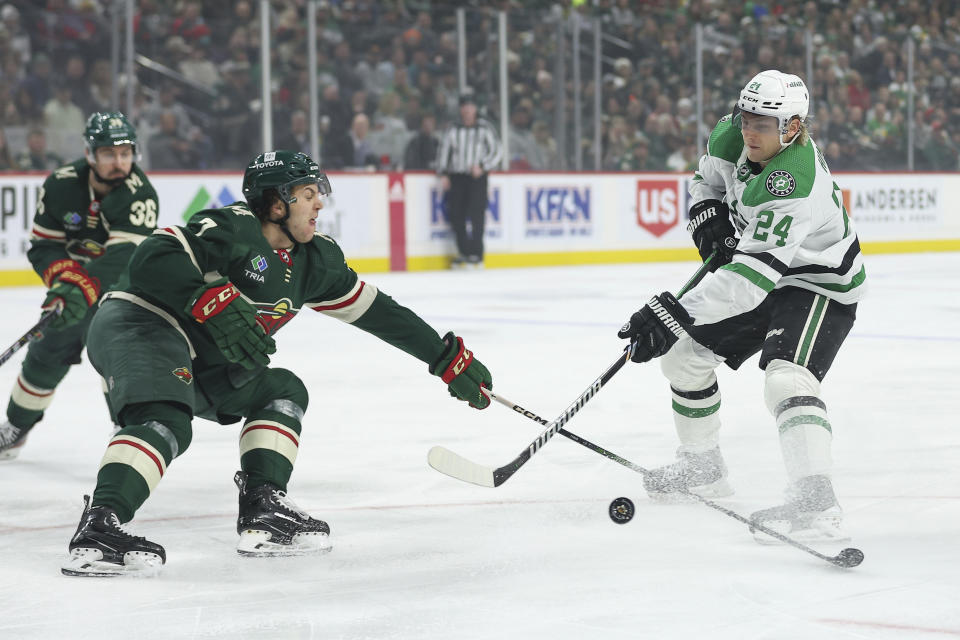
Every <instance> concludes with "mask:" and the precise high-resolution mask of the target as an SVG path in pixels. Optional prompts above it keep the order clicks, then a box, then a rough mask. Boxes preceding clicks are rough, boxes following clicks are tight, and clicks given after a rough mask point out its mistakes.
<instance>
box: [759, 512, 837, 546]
mask: <svg viewBox="0 0 960 640" xmlns="http://www.w3.org/2000/svg"><path fill="white" fill-rule="evenodd" d="M763 524H764V526H766V527H767V528H768V529H773V530H774V531H776V532H777V533H782V534H783V535H785V536H790V537H791V538H793V539H794V540H796V541H797V542H802V543H804V544H810V543H817V542H850V536H849V535H848V534H847V533H846V532H845V531H844V530H843V529H842V528H841V527H840V519H839V518H831V517H826V518H818V519H816V520H814V521H813V522H812V523H811V526H810V527H808V528H806V529H793V526H792V523H791V522H790V521H789V520H769V521H767V522H764V523H763ZM751 530H752V532H753V539H754V540H756V541H757V542H758V543H759V544H763V545H778V544H786V543H785V542H783V541H782V540H778V539H777V538H773V537H771V536H769V535H767V534H766V533H764V532H762V531H760V530H759V529H753V528H752V527H751Z"/></svg>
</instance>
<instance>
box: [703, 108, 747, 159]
mask: <svg viewBox="0 0 960 640" xmlns="http://www.w3.org/2000/svg"><path fill="white" fill-rule="evenodd" d="M742 151H743V136H742V135H741V134H740V129H738V128H737V127H735V126H734V124H733V118H732V117H731V116H730V115H729V114H728V115H725V116H723V117H722V118H720V121H719V122H717V126H715V127H714V128H713V132H712V133H711V134H710V140H709V141H708V142H707V155H710V156H713V157H714V158H720V159H721V160H726V161H727V162H733V163H736V161H737V159H739V158H740V153H741V152H742Z"/></svg>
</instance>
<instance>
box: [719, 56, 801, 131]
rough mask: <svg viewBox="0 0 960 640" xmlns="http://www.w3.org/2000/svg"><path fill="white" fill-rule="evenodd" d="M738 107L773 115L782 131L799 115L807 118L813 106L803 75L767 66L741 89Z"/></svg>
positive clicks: (758, 113)
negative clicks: (811, 105) (802, 78)
mask: <svg viewBox="0 0 960 640" xmlns="http://www.w3.org/2000/svg"><path fill="white" fill-rule="evenodd" d="M737 108H738V109H740V111H744V112H747V113H756V114H757V115H763V116H773V117H774V118H776V119H777V124H778V125H779V127H780V131H781V133H786V130H787V125H788V124H789V123H790V120H791V119H792V118H793V117H794V116H796V117H798V118H800V122H804V121H805V120H806V118H807V111H808V110H809V109H810V93H809V92H808V91H807V85H805V84H804V83H803V80H801V79H800V77H799V76H795V75H793V74H791V73H783V72H782V71H777V70H776V69H767V70H766V71H761V72H760V73H758V74H757V75H755V76H753V78H752V79H751V80H750V82H748V83H747V86H745V87H744V88H743V89H742V90H741V91H740V98H739V99H738V100H737Z"/></svg>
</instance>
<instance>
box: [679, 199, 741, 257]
mask: <svg viewBox="0 0 960 640" xmlns="http://www.w3.org/2000/svg"><path fill="white" fill-rule="evenodd" d="M687 231H689V232H690V233H691V234H692V235H693V243H694V244H695V245H697V251H699V252H700V259H701V260H704V261H705V260H706V259H707V258H708V257H710V254H711V253H713V252H714V250H716V252H717V255H716V256H715V257H714V258H713V261H712V262H711V263H710V271H716V270H717V269H719V268H720V267H722V266H723V265H725V264H729V263H730V261H731V260H733V252H734V250H735V249H736V248H737V234H736V231H735V230H734V228H733V223H731V222H730V209H729V207H727V205H726V204H724V203H723V202H721V201H720V200H703V201H702V202H698V203H697V204H695V205H693V206H692V207H690V222H689V224H687Z"/></svg>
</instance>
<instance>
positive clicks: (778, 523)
mask: <svg viewBox="0 0 960 640" xmlns="http://www.w3.org/2000/svg"><path fill="white" fill-rule="evenodd" d="M750 521H751V522H756V523H760V524H763V525H764V526H766V527H769V528H770V529H773V530H774V531H776V532H778V533H782V534H784V535H789V536H790V537H791V538H793V539H795V540H798V541H800V542H844V541H847V540H849V539H850V537H849V536H848V535H846V534H845V533H844V532H843V530H842V529H841V527H840V525H841V524H842V522H843V511H842V510H841V509H840V505H839V504H838V503H837V496H836V494H834V492H833V484H832V483H831V482H830V478H829V477H827V476H807V477H806V478H800V479H799V480H798V481H797V482H796V483H795V484H794V485H793V486H792V487H790V488H789V489H788V490H787V501H786V503H785V504H782V505H779V506H776V507H770V508H769V509H762V510H760V511H755V512H754V513H752V514H750ZM750 531H751V532H752V533H753V536H754V539H756V541H757V542H760V543H761V544H778V543H779V540H777V539H776V538H771V537H770V536H768V535H766V534H764V533H763V532H762V531H758V530H756V529H754V528H753V527H751V528H750Z"/></svg>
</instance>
